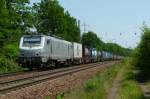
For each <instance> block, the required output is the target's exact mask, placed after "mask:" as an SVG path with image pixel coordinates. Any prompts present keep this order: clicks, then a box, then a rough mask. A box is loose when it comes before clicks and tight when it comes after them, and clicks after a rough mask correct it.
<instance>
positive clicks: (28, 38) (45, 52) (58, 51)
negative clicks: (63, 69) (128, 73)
mask: <svg viewBox="0 0 150 99" xmlns="http://www.w3.org/2000/svg"><path fill="white" fill-rule="evenodd" d="M19 50H20V55H19V63H20V64H21V65H22V66H23V67H28V68H44V67H55V66H57V65H59V64H65V65H71V64H85V63H91V62H98V61H105V60H114V59H115V60H116V59H121V58H122V57H121V56H118V55H115V54H113V53H110V52H107V51H97V50H96V48H91V47H89V46H86V45H82V44H80V43H76V42H69V41H66V40H63V39H59V38H56V37H52V36H46V35H24V36H22V37H21V39H20V45H19Z"/></svg>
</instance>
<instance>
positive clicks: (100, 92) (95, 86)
mask: <svg viewBox="0 0 150 99" xmlns="http://www.w3.org/2000/svg"><path fill="white" fill-rule="evenodd" d="M121 67H122V65H121V64H117V65H113V66H112V67H110V68H107V69H104V70H103V71H101V72H100V73H97V74H96V75H95V76H93V77H91V78H90V79H89V80H88V81H87V82H85V84H84V85H83V87H82V88H79V89H76V90H74V91H73V92H71V93H69V94H67V95H66V97H64V98H62V99H106V98H107V95H108V93H109V91H110V88H111V87H112V82H113V80H114V79H115V78H116V75H117V73H118V72H119V70H120V69H121Z"/></svg>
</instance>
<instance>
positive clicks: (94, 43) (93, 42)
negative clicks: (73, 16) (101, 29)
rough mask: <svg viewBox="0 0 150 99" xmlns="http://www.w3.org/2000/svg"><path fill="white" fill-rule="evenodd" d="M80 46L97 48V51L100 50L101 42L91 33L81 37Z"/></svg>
mask: <svg viewBox="0 0 150 99" xmlns="http://www.w3.org/2000/svg"><path fill="white" fill-rule="evenodd" d="M82 44H83V45H87V46H90V47H94V48H97V49H98V50H102V47H103V42H102V41H101V40H100V38H98V36H97V35H96V34H95V33H93V32H91V31H89V32H88V33H84V34H83V35H82Z"/></svg>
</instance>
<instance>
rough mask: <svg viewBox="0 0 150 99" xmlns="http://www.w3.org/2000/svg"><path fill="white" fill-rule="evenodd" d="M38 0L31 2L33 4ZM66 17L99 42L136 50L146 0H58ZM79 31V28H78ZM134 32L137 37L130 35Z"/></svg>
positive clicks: (147, 10) (147, 17) (149, 11)
mask: <svg viewBox="0 0 150 99" xmlns="http://www.w3.org/2000/svg"><path fill="white" fill-rule="evenodd" d="M37 1H39V0H32V2H37ZM59 2H60V4H61V5H62V6H63V7H64V8H65V10H68V11H69V12H70V14H71V15H72V16H74V17H76V18H77V19H79V20H80V21H81V25H83V23H85V24H87V25H88V26H87V27H86V29H87V30H90V31H93V32H95V33H96V34H97V35H98V36H99V37H100V38H101V39H102V40H103V41H105V42H113V43H118V44H119V45H122V46H124V47H131V48H134V47H136V45H137V43H138V42H139V41H140V36H141V30H140V28H141V27H142V25H143V21H145V22H146V24H147V25H148V26H149V25H150V6H149V4H150V0H59ZM81 29H82V30H83V26H82V27H81ZM120 33H121V34H122V35H120ZM135 33H137V35H134V34H135Z"/></svg>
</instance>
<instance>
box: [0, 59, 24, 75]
mask: <svg viewBox="0 0 150 99" xmlns="http://www.w3.org/2000/svg"><path fill="white" fill-rule="evenodd" d="M21 70H23V69H22V68H21V67H19V66H18V65H17V63H15V62H14V61H13V60H11V59H7V58H6V57H3V56H1V57H0V73H6V72H15V71H21Z"/></svg>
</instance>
